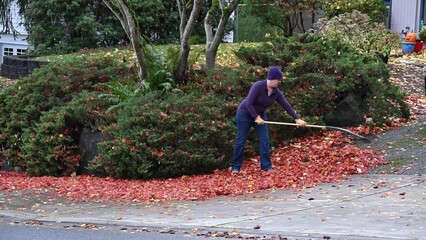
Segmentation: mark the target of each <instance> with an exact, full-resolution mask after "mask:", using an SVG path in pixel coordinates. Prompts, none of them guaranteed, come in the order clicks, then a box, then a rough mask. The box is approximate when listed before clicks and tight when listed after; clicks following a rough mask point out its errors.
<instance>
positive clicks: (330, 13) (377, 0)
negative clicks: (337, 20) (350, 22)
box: [320, 0, 389, 22]
mask: <svg viewBox="0 0 426 240" xmlns="http://www.w3.org/2000/svg"><path fill="white" fill-rule="evenodd" d="M320 6H321V10H322V11H323V12H324V14H325V16H327V17H329V18H332V17H335V16H338V15H340V14H344V13H351V12H353V11H354V10H355V11H359V12H362V13H364V14H368V16H369V18H371V19H372V20H373V21H374V22H384V21H385V19H386V17H387V16H388V12H389V10H388V9H387V8H386V5H385V4H384V2H383V0H366V1H353V0H321V5H320Z"/></svg>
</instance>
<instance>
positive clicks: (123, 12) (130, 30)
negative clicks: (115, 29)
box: [102, 0, 147, 86]
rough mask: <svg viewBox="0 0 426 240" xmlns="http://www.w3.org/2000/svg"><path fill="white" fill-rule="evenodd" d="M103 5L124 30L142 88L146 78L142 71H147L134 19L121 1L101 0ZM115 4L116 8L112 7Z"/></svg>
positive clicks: (127, 7)
mask: <svg viewBox="0 0 426 240" xmlns="http://www.w3.org/2000/svg"><path fill="white" fill-rule="evenodd" d="M102 1H103V3H104V4H105V5H106V6H107V7H108V8H109V9H110V10H111V11H112V12H113V13H114V15H115V16H116V17H117V18H118V20H119V21H120V23H121V26H122V27H123V28H124V31H125V32H126V34H127V37H128V38H129V39H130V42H131V43H132V47H133V49H134V50H135V54H136V59H137V61H138V65H139V66H138V79H139V81H140V83H141V86H143V84H142V81H143V79H144V78H145V77H146V76H147V72H146V71H144V70H146V69H147V66H146V61H145V54H144V52H143V47H144V45H143V42H142V40H141V34H140V29H139V27H138V26H137V24H136V22H135V19H134V17H133V15H132V12H131V10H130V6H129V5H128V3H127V1H123V0H102ZM113 3H116V4H117V6H115V5H113Z"/></svg>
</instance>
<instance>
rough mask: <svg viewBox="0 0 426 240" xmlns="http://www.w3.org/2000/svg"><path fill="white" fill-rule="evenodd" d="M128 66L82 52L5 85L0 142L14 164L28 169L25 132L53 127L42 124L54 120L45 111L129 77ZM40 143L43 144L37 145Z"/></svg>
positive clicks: (0, 97)
mask: <svg viewBox="0 0 426 240" xmlns="http://www.w3.org/2000/svg"><path fill="white" fill-rule="evenodd" d="M128 69H129V68H128V67H127V66H125V65H124V64H123V63H120V62H117V61H115V60H114V59H112V58H107V57H100V58H86V57H85V56H80V57H78V58H75V59H71V60H69V61H67V62H63V63H51V64H48V65H45V66H43V67H41V68H39V69H36V70H35V71H34V72H33V73H32V74H31V75H29V76H27V77H25V78H22V79H19V80H18V81H17V83H16V84H15V85H13V86H11V87H9V88H7V89H5V90H4V91H3V92H1V93H0V112H1V113H2V114H1V115H0V132H1V135H0V145H1V146H2V147H4V148H5V149H6V152H7V157H8V159H10V160H11V161H12V163H13V164H14V165H15V166H21V167H23V168H24V169H25V167H26V165H27V163H28V159H29V158H27V159H25V158H26V157H25V156H26V155H25V154H24V155H25V156H24V157H23V155H22V148H23V147H24V146H23V144H24V143H23V140H22V135H23V133H24V132H28V133H30V132H32V131H37V130H36V129H37V128H43V127H46V128H51V127H53V126H44V125H43V124H55V123H46V122H43V121H51V120H52V121H53V120H55V121H56V119H55V118H52V117H50V118H49V117H44V118H43V119H42V117H43V115H45V114H47V113H48V112H49V111H50V110H51V109H53V108H55V107H61V106H64V105H66V104H68V103H69V102H71V101H72V100H73V98H74V97H75V96H76V95H77V94H76V93H78V92H81V91H84V90H86V91H102V90H103V89H102V87H99V86H97V84H99V83H105V82H109V81H111V80H113V79H116V78H119V79H121V78H122V79H121V80H124V79H126V77H127V76H128V75H129V70H128ZM49 114H51V113H49ZM58 119H60V117H59V116H58ZM37 124H40V125H37ZM33 128H35V129H33ZM39 147H42V146H37V148H39ZM46 171H50V170H46ZM53 172H55V171H53ZM35 174H37V173H36V172H35ZM55 175H59V173H57V174H55Z"/></svg>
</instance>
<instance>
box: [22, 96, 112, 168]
mask: <svg viewBox="0 0 426 240" xmlns="http://www.w3.org/2000/svg"><path fill="white" fill-rule="evenodd" d="M107 107H108V103H107V102H106V101H100V100H99V98H98V93H97V92H92V93H89V92H82V93H79V94H76V96H75V97H74V98H73V100H72V101H71V102H70V103H68V104H67V105H64V106H62V107H55V108H52V109H51V110H49V111H48V112H45V113H43V114H42V116H41V118H40V121H39V122H38V123H36V124H34V125H33V126H31V127H28V128H26V129H25V130H24V133H23V135H22V148H21V154H20V158H21V159H22V161H23V162H24V163H25V170H26V172H27V173H28V174H30V175H35V176H43V175H50V176H68V175H70V174H71V173H73V172H75V171H76V169H77V167H78V165H79V163H80V151H79V148H78V140H79V135H80V133H81V131H82V128H83V127H87V128H91V129H97V130H100V129H102V125H105V123H106V120H107V119H106V117H105V114H104V113H105V109H106V108H107Z"/></svg>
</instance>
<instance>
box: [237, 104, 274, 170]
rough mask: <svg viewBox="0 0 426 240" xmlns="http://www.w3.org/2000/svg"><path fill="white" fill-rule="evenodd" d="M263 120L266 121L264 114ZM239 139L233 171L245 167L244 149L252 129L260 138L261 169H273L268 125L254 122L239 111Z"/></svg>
mask: <svg viewBox="0 0 426 240" xmlns="http://www.w3.org/2000/svg"><path fill="white" fill-rule="evenodd" d="M261 117H262V119H264V120H265V119H266V116H265V114H263V115H262V116H261ZM236 120H237V138H236V140H235V147H234V154H233V157H232V164H231V168H232V170H238V171H239V170H240V169H241V166H242V165H243V157H244V147H245V144H246V141H247V136H248V133H249V130H250V128H251V127H254V129H255V130H256V133H257V137H258V138H259V152H260V168H261V169H262V170H269V169H271V168H272V163H271V159H270V158H269V130H268V125H267V124H263V125H259V124H257V123H256V122H254V119H253V118H252V117H251V116H250V115H248V114H245V113H242V112H241V111H237V114H236Z"/></svg>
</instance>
